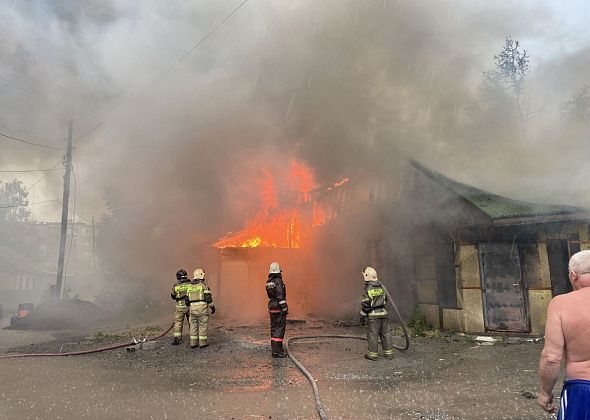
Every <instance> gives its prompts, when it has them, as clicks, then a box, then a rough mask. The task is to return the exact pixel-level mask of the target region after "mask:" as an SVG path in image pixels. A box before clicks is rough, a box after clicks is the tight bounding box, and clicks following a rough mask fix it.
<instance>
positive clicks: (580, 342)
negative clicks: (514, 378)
mask: <svg viewBox="0 0 590 420" xmlns="http://www.w3.org/2000/svg"><path fill="white" fill-rule="evenodd" d="M569 277H570V282H571V284H572V287H573V289H574V291H573V292H570V293H567V294H564V295H560V296H556V297H554V298H553V299H552V300H551V302H549V305H548V306H547V324H546V327H545V347H544V348H543V352H542V353H541V360H540V361H539V375H540V377H541V392H540V394H539V404H540V405H541V407H543V409H544V410H546V411H548V412H554V411H555V410H556V407H555V404H554V403H553V388H554V386H555V383H556V382H557V378H558V377H559V370H560V366H561V362H562V360H563V359H565V376H566V380H567V382H566V383H565V385H564V391H565V390H566V388H569V389H570V394H571V395H580V397H579V398H572V399H571V400H572V401H571V402H572V404H571V407H570V408H571V409H570V412H571V411H572V410H574V411H575V410H578V409H584V410H590V398H588V397H590V394H588V395H586V394H584V395H583V396H582V393H585V392H590V251H582V252H579V253H577V254H575V255H574V256H572V258H571V259H570V267H569ZM586 381H588V382H587V383H586ZM575 387H577V388H576V390H574V388H575ZM574 391H575V392H574ZM587 400H588V402H586V401H587ZM564 401H565V405H567V404H568V400H567V398H565V399H564V398H562V405H561V407H560V416H563V415H565V413H564V412H565V410H566V408H567V407H566V406H565V405H564ZM584 404H587V405H588V407H582V405H584ZM584 412H586V411H584ZM560 418H562V417H560Z"/></svg>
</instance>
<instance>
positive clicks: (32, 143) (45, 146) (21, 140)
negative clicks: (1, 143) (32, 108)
mask: <svg viewBox="0 0 590 420" xmlns="http://www.w3.org/2000/svg"><path fill="white" fill-rule="evenodd" d="M0 136H2V137H5V138H7V139H10V140H14V141H18V142H21V143H26V144H29V145H31V146H37V147H44V148H45V149H51V150H59V151H60V152H63V149H61V148H59V147H53V146H48V145H46V144H41V143H35V142H34V141H30V140H24V139H19V138H18V137H13V136H9V135H8V134H4V133H0Z"/></svg>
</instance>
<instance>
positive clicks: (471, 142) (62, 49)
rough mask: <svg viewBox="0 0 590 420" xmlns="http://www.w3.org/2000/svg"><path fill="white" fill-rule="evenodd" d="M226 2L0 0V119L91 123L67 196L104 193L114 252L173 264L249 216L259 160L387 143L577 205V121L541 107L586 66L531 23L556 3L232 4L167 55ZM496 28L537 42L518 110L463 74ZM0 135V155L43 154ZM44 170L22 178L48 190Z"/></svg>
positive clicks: (463, 177) (362, 168) (355, 151)
mask: <svg viewBox="0 0 590 420" xmlns="http://www.w3.org/2000/svg"><path fill="white" fill-rule="evenodd" d="M239 3H240V2H238V1H231V2H230V1H204V2H203V1H199V2H196V1H195V2H185V1H171V2H165V3H164V2H157V1H126V2H118V1H117V2H115V1H113V2H108V1H74V0H69V1H15V2H4V3H3V5H2V6H1V9H0V19H1V21H2V23H3V24H2V36H1V37H0V58H1V59H0V87H1V89H2V92H3V94H2V95H1V97H0V109H1V112H0V127H1V128H2V130H3V131H4V132H7V133H11V134H13V135H18V136H21V137H24V138H30V139H35V140H38V141H42V142H45V143H47V144H51V145H54V146H55V145H57V146H60V145H62V144H63V139H64V137H65V133H66V129H67V122H68V120H69V119H70V118H72V119H73V120H74V129H75V132H74V138H77V136H79V135H81V134H83V133H85V132H86V131H87V130H89V129H91V128H93V127H95V126H96V125H97V124H98V123H101V122H103V121H106V123H104V124H102V125H101V126H100V127H99V128H98V129H97V130H95V131H93V132H92V133H91V134H89V135H88V136H86V137H84V138H82V139H80V140H79V141H77V142H76V153H75V155H76V158H75V170H76V174H77V195H78V209H79V212H80V213H81V214H82V215H86V216H96V217H100V216H101V215H102V214H103V212H104V211H105V210H106V208H107V207H108V206H111V207H112V209H114V211H115V214H116V217H117V220H118V221H120V222H121V226H124V229H120V230H118V231H117V232H112V233H111V235H112V236H111V240H112V247H113V248H115V251H116V252H115V253H118V254H117V257H118V258H119V259H120V262H121V263H123V262H124V261H134V264H135V265H134V266H138V265H139V261H142V264H141V266H142V269H145V270H146V271H147V270H149V269H150V266H151V265H152V264H154V265H155V262H154V261H155V260H160V261H161V260H166V261H168V262H171V263H172V262H174V263H179V264H180V263H182V262H185V261H189V260H190V259H191V258H193V253H194V250H195V247H197V246H198V245H199V244H204V243H210V241H211V240H212V239H215V238H216V237H217V236H218V235H220V234H222V233H224V232H227V231H230V230H235V229H239V228H240V227H241V225H242V224H243V222H244V219H245V217H248V216H249V215H253V214H254V213H255V212H256V210H257V205H258V197H257V184H256V179H257V177H258V176H259V175H260V170H261V168H266V169H268V170H270V171H273V170H274V171H280V170H281V168H282V167H284V166H285V165H286V164H287V162H288V160H289V158H290V157H291V156H297V157H298V158H300V159H302V160H304V161H305V162H307V163H308V164H309V165H310V166H311V167H312V168H313V169H314V171H315V173H316V176H317V179H318V182H319V183H332V182H334V181H336V180H338V179H340V178H342V177H344V176H354V175H355V174H359V173H363V172H367V171H369V172H370V171H372V170H374V169H376V168H378V167H383V165H387V162H388V161H389V160H390V159H391V160H393V159H394V158H395V157H396V156H398V155H404V156H411V157H413V158H416V159H418V160H420V161H422V162H423V163H424V164H426V165H428V166H431V167H433V168H434V169H437V170H439V171H442V172H443V173H445V174H446V175H448V176H451V177H455V178H457V179H459V180H460V181H463V182H467V183H470V184H473V185H476V186H479V187H482V188H485V189H488V190H490V191H493V192H496V193H500V194H506V195H510V196H513V197H516V198H521V199H525V200H533V201H545V202H547V201H549V202H555V201H558V202H560V201H561V202H563V203H568V204H581V205H590V201H589V199H588V198H587V195H586V194H585V188H584V183H583V181H582V180H583V175H582V174H583V173H584V170H585V169H586V166H587V163H586V162H587V161H588V159H587V158H586V154H587V151H586V150H587V147H586V139H587V134H588V129H587V127H585V126H584V124H579V125H576V127H572V126H571V123H567V122H565V120H564V118H563V116H562V115H561V114H560V112H559V108H560V104H561V103H562V102H564V101H565V100H567V99H568V98H569V97H570V96H571V95H573V94H574V93H575V92H576V90H577V89H578V88H579V87H580V86H581V85H583V83H585V82H586V81H587V80H586V79H587V68H588V66H587V61H588V54H587V49H583V48H582V49H572V48H563V50H560V49H559V48H556V47H555V46H556V45H559V44H560V42H563V43H567V40H560V39H559V37H560V36H561V35H560V34H559V32H557V33H555V34H548V33H547V28H551V27H554V25H555V21H556V19H557V18H556V17H555V16H553V15H552V12H551V10H550V9H549V8H548V7H547V6H545V5H543V4H542V3H535V4H531V3H530V2H523V3H519V2H510V3H507V2H503V1H491V2H490V1H485V2H484V1H477V2H473V1H440V2H430V1H388V0H386V1H364V2H361V1H353V0H347V1H342V0H326V1H321V2H319V1H311V0H308V1H297V2H285V1H255V0H249V1H248V2H247V3H246V4H245V5H244V6H243V7H242V8H241V9H240V10H239V11H238V12H237V13H236V14H235V15H234V16H233V17H231V18H230V19H229V20H228V21H227V22H226V23H225V24H224V25H223V26H221V27H220V29H219V30H218V31H217V32H215V33H214V34H213V35H212V36H210V37H209V38H208V39H207V40H206V41H205V42H204V43H203V44H202V45H201V46H199V47H198V48H197V49H195V50H194V51H193V52H192V53H191V54H190V55H189V56H187V57H186V58H185V59H183V60H182V61H181V62H179V61H178V60H179V58H180V57H182V56H183V55H184V54H185V53H186V52H187V51H188V50H189V49H190V48H191V47H193V46H194V45H195V43H196V42H197V41H198V40H199V39H201V38H202V37H203V36H204V35H205V34H207V33H208V32H209V31H210V30H211V29H212V28H214V27H215V25H217V24H218V23H219V22H220V21H221V20H222V19H223V18H224V17H226V16H227V15H228V13H229V12H230V11H231V10H233V9H234V8H235V7H237V6H238V5H239ZM508 35H510V36H513V37H514V38H516V39H519V40H520V41H521V42H522V45H523V47H524V48H527V42H528V43H529V45H531V46H534V48H536V49H537V51H535V49H530V48H529V54H530V57H531V66H532V70H531V72H530V74H529V77H528V79H527V82H526V92H527V93H526V104H527V107H528V108H529V109H530V110H531V111H535V110H537V109H541V110H542V111H541V112H540V113H539V114H538V115H537V116H535V117H533V118H530V119H527V120H526V121H523V122H518V123H515V122H514V121H513V119H511V118H507V117H506V113H505V112H503V110H502V109H492V108H490V107H489V106H486V104H485V98H484V95H483V94H482V89H481V80H482V71H484V70H487V69H490V68H491V67H492V66H493V55H494V54H495V53H496V52H498V51H499V50H500V49H501V47H502V46H503V44H504V39H505V37H506V36H508ZM544 42H547V43H549V42H550V43H551V46H552V47H551V50H552V51H554V52H553V54H547V53H546V51H540V50H541V49H543V48H544ZM537 53H538V54H537ZM541 57H542V58H541ZM0 150H1V153H0V165H2V166H4V167H9V168H13V167H14V168H20V167H46V166H48V165H49V166H53V164H55V163H56V162H58V161H59V158H60V156H59V153H57V154H56V153H51V152H48V151H44V150H37V149H31V148H29V147H25V146H23V145H19V144H13V143H7V142H3V143H1V149H0ZM25 179H26V180H30V181H33V180H34V177H31V178H29V177H27V178H25ZM60 182H61V178H60V176H59V175H55V176H51V177H48V178H47V180H46V181H44V182H42V183H41V184H40V192H39V194H40V195H42V196H43V198H59V196H60V194H61V185H60ZM105 198H106V199H105ZM105 203H107V204H105ZM58 209H59V207H58V206H56V207H55V208H54V209H51V208H49V209H47V210H46V211H45V213H43V210H41V211H40V214H41V215H42V216H45V217H47V218H54V219H55V218H56V214H57V211H56V210H58ZM38 214H39V213H38Z"/></svg>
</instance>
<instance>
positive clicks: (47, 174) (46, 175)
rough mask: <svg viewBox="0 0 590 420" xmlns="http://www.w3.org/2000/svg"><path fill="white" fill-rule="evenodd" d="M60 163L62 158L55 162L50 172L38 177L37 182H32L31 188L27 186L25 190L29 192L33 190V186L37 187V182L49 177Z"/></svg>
mask: <svg viewBox="0 0 590 420" xmlns="http://www.w3.org/2000/svg"><path fill="white" fill-rule="evenodd" d="M60 163H62V160H61V159H60V160H59V161H57V163H56V164H55V166H54V167H53V168H52V171H48V172H46V173H45V175H43V176H42V177H40V178H39V179H37V180H36V181H35V182H33V184H31V185H30V186H29V188H27V189H26V190H25V192H27V193H28V192H29V191H31V190H32V189H33V188H34V187H35V186H36V185H37V184H39V183H40V182H41V181H43V180H44V179H45V178H47V177H48V176H49V175H50V174H51V172H53V169H56V168H57V166H58V165H59V164H60Z"/></svg>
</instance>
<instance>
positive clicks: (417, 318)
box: [408, 309, 434, 337]
mask: <svg viewBox="0 0 590 420" xmlns="http://www.w3.org/2000/svg"><path fill="white" fill-rule="evenodd" d="M408 328H410V330H411V331H412V335H413V336H414V337H425V336H426V335H427V332H430V331H434V327H433V326H432V325H430V324H429V323H428V321H427V320H426V317H425V316H424V314H422V313H421V312H420V311H418V310H417V309H416V310H414V312H413V313H412V316H411V317H410V319H409V320H408Z"/></svg>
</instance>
